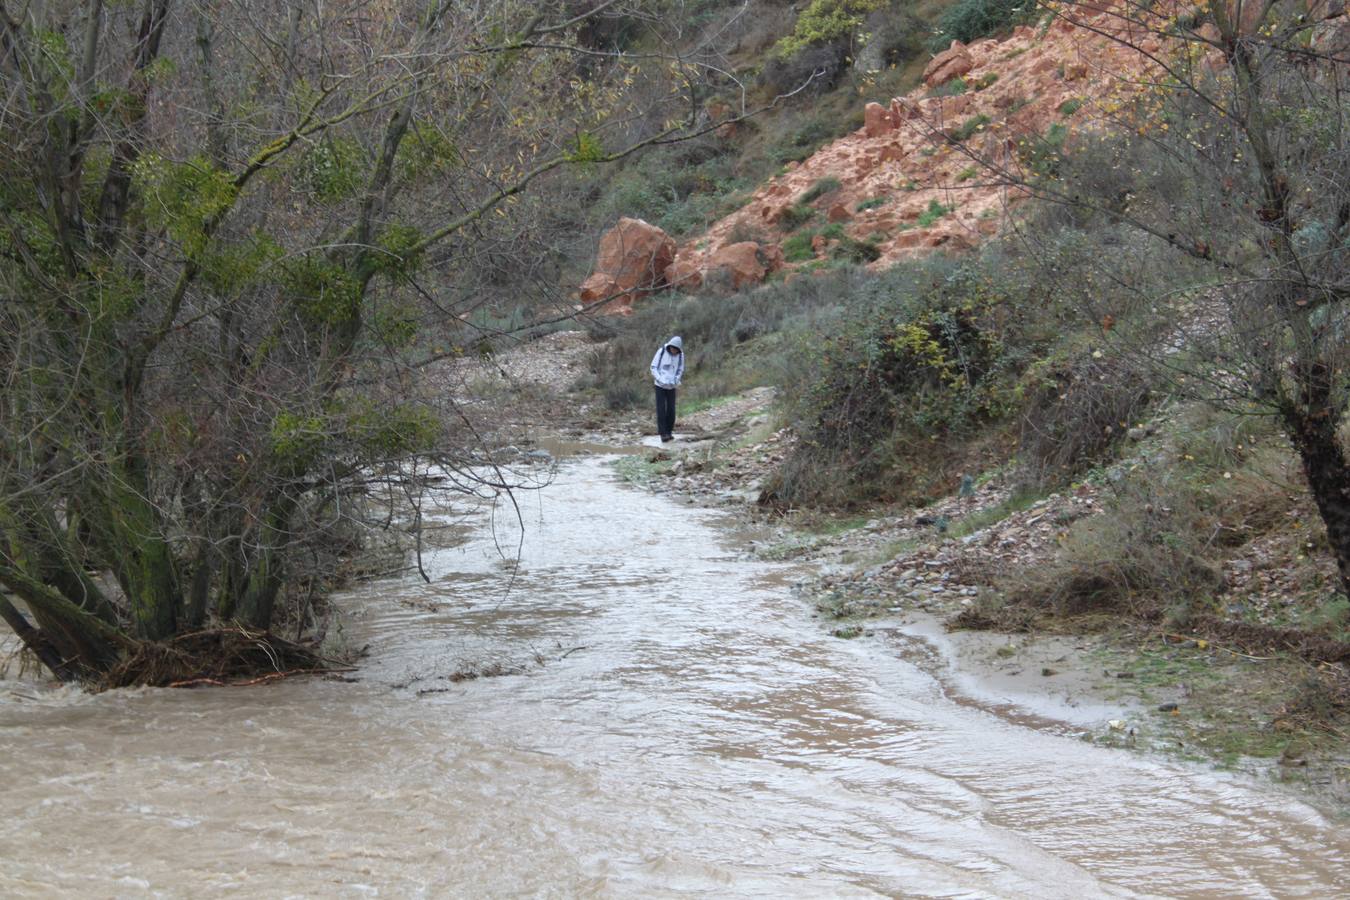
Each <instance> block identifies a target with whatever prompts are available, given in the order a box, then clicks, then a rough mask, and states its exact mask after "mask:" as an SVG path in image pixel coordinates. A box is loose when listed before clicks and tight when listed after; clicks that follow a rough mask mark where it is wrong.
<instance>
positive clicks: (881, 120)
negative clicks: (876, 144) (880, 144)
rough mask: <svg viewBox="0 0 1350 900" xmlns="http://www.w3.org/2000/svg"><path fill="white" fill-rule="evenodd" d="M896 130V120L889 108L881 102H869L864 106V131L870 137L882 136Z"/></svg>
mask: <svg viewBox="0 0 1350 900" xmlns="http://www.w3.org/2000/svg"><path fill="white" fill-rule="evenodd" d="M894 130H895V121H894V119H892V118H891V111H890V110H889V109H887V108H886V107H884V106H882V105H881V104H880V103H869V104H867V105H866V106H864V107H863V133H864V134H866V135H867V136H868V137H870V138H874V137H881V136H882V135H883V134H885V133H886V132H888V131H894Z"/></svg>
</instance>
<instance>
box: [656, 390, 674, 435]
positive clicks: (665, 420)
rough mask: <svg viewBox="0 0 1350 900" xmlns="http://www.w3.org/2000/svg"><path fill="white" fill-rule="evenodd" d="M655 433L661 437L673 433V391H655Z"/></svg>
mask: <svg viewBox="0 0 1350 900" xmlns="http://www.w3.org/2000/svg"><path fill="white" fill-rule="evenodd" d="M656 431H657V433H658V434H660V435H661V436H662V437H664V436H666V435H668V434H674V433H675V389H674V388H663V387H659V388H657V389H656Z"/></svg>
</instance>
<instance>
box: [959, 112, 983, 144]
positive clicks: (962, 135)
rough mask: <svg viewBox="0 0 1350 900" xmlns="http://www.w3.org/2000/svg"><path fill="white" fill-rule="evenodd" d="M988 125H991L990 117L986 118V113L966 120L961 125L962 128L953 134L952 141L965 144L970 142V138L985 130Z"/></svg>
mask: <svg viewBox="0 0 1350 900" xmlns="http://www.w3.org/2000/svg"><path fill="white" fill-rule="evenodd" d="M988 124H989V117H988V116H986V115H985V114H984V113H980V114H979V115H977V116H971V117H970V118H969V119H966V120H965V121H964V122H962V123H961V127H960V128H958V129H956V131H954V132H952V140H954V141H956V142H957V143H964V142H965V141H968V140H970V138H971V137H972V136H973V135H974V134H975V132H977V131H979V130H980V129H981V128H983V127H984V126H986V125H988Z"/></svg>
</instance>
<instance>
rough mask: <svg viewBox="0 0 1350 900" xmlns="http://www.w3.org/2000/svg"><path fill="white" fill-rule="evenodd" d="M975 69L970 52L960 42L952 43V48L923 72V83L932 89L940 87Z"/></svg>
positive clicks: (936, 58) (945, 51) (939, 55)
mask: <svg viewBox="0 0 1350 900" xmlns="http://www.w3.org/2000/svg"><path fill="white" fill-rule="evenodd" d="M973 68H975V60H974V59H972V58H971V55H970V51H969V50H967V49H966V45H965V44H963V43H961V42H960V41H952V45H951V47H950V48H948V49H946V50H943V51H942V52H941V53H939V54H938V55H937V56H935V57H933V61H932V62H930V63H929V64H928V67H927V68H925V69H924V70H923V83H924V84H926V85H928V86H929V87H930V88H935V87H940V86H941V85H944V84H946V83H947V82H949V81H951V80H952V79H953V78H960V77H961V76H963V75H966V74H967V73H969V72H970V70H971V69H973Z"/></svg>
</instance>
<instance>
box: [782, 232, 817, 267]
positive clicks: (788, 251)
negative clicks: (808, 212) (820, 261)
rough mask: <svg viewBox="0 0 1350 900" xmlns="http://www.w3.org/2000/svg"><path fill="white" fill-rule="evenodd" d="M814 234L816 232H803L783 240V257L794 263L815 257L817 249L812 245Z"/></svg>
mask: <svg viewBox="0 0 1350 900" xmlns="http://www.w3.org/2000/svg"><path fill="white" fill-rule="evenodd" d="M814 236H815V232H802V233H800V234H794V235H792V237H790V238H788V239H787V240H785V241H783V245H782V246H783V259H785V260H787V261H788V262H793V263H795V262H806V261H807V260H808V259H815V258H816V251H815V249H814V248H813V247H812V246H811V239H812V238H813V237H814Z"/></svg>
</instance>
